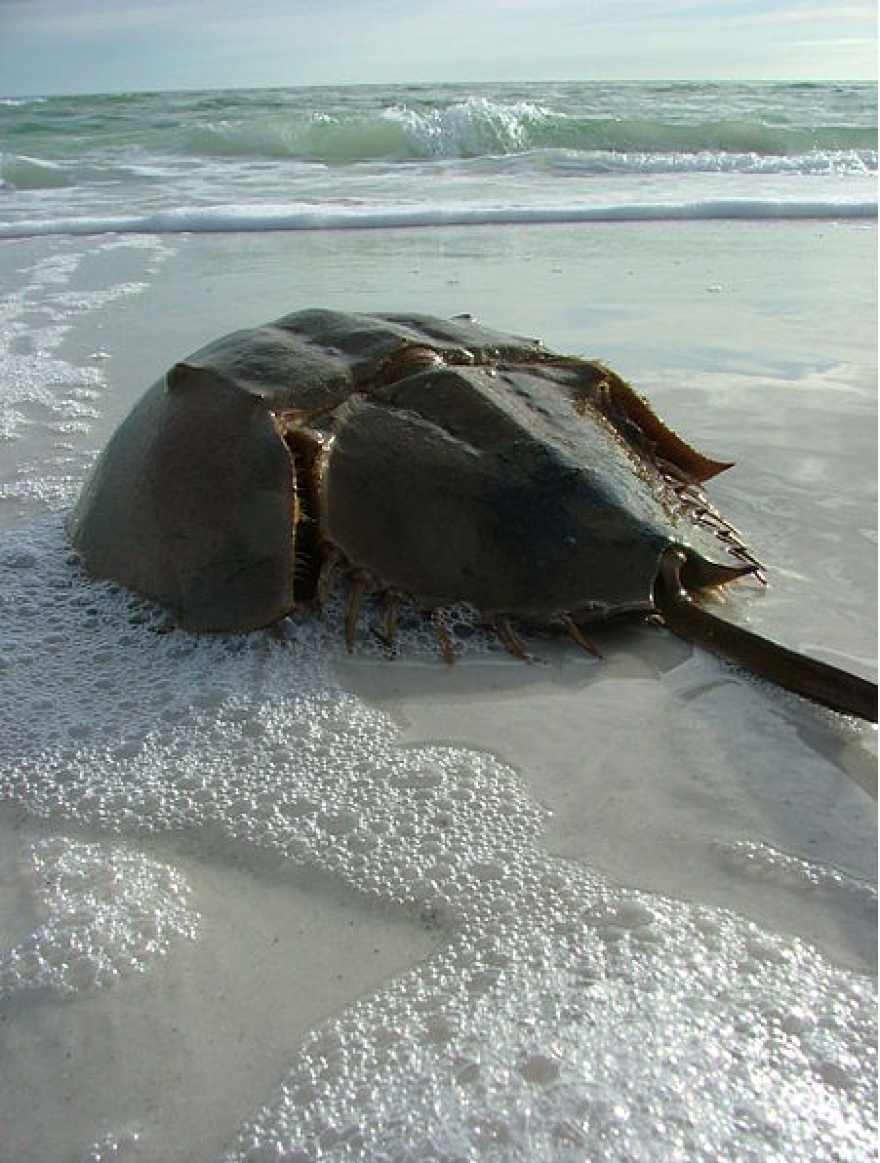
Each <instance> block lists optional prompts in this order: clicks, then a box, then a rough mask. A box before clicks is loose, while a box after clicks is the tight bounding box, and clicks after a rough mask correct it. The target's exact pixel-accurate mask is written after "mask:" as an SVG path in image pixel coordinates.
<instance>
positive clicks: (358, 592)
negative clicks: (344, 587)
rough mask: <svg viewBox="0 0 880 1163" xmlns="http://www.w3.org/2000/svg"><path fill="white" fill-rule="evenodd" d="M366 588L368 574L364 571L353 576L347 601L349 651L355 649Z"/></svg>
mask: <svg viewBox="0 0 880 1163" xmlns="http://www.w3.org/2000/svg"><path fill="white" fill-rule="evenodd" d="M366 588H367V579H366V576H365V575H364V574H362V573H356V574H355V575H354V577H353V578H352V583H351V589H350V590H349V591H348V601H347V602H346V603H345V645H346V646H347V647H348V650H349V653H351V651H352V650H354V638H355V632H356V630H357V620H358V614H359V612H360V608H361V599H362V598H363V596H364V590H365V589H366Z"/></svg>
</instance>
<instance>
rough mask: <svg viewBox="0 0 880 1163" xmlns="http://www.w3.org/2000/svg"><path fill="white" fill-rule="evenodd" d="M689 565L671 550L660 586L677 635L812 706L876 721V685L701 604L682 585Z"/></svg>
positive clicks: (660, 603) (660, 600)
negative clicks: (765, 635) (735, 622)
mask: <svg viewBox="0 0 880 1163" xmlns="http://www.w3.org/2000/svg"><path fill="white" fill-rule="evenodd" d="M685 560H686V559H685V555H684V554H683V553H682V552H681V551H680V550H669V551H668V552H667V553H666V554H665V555H664V557H663V560H662V562H661V564H660V572H659V575H658V585H657V587H656V591H657V592H656V594H655V602H656V604H657V608H658V609H659V611H660V613H661V614H662V616H663V621H664V622H665V624H666V625H667V626H668V627H669V629H670V630H672V631H673V633H675V634H678V635H679V636H680V637H682V638H686V639H687V640H688V641H689V642H694V643H696V644H697V645H699V646H703V647H705V648H706V649H707V650H710V651H712V653H713V654H717V655H720V656H721V657H722V658H726V659H728V660H729V661H731V662H735V663H738V664H739V665H740V666H743V667H745V668H746V669H747V670H750V671H752V672H753V673H754V674H757V675H759V676H760V677H761V678H765V679H767V680H768V681H770V682H772V683H775V684H776V685H777V686H780V687H784V688H785V689H786V690H789V691H793V692H794V693H795V694H798V695H801V696H803V697H804V698H807V699H811V700H812V701H813V702H816V703H821V704H822V705H823V706H825V707H830V708H831V709H832V710H834V711H840V712H841V713H843V714H846V715H855V716H857V717H858V718H860V719H866V720H868V721H869V722H871V723H876V722H877V686H876V684H875V683H872V682H869V681H868V680H867V679H865V678H861V677H860V676H859V675H856V674H851V673H850V672H849V671H846V670H841V669H840V668H839V667H836V666H831V665H830V664H829V663H827V662H820V661H818V660H817V659H815V658H810V657H809V656H808V655H805V654H799V653H798V652H797V651H794V650H789V649H787V648H786V647H785V646H780V645H779V644H778V643H776V642H771V641H770V640H769V639H767V638H763V637H761V636H760V635H759V634H753V633H752V632H751V631H750V630H746V629H744V628H743V627H741V626H736V625H734V624H733V623H731V622H727V621H725V620H724V619H723V618H719V617H718V615H717V614H713V613H711V612H710V611H709V610H706V609H704V608H703V607H702V606H699V605H697V603H696V602H694V601H693V600H692V599H691V598H690V597H689V596H688V594H687V591H686V590H685V589H684V587H683V586H682V584H681V578H680V574H681V569H682V566H683V565H684V563H685Z"/></svg>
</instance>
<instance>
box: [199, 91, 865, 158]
mask: <svg viewBox="0 0 880 1163" xmlns="http://www.w3.org/2000/svg"><path fill="white" fill-rule="evenodd" d="M178 148H180V149H182V150H183V151H184V152H186V153H190V154H193V155H195V156H209V157H218V156H220V157H226V156H233V157H242V156H247V157H274V158H279V157H290V158H300V159H304V160H311V161H323V162H328V163H337V164H338V163H346V162H357V161H371V160H377V159H380V158H395V159H417V158H436V157H442V158H474V157H482V156H500V155H507V154H518V153H526V152H530V151H538V150H570V151H575V152H577V153H586V154H593V153H597V152H598V153H602V154H611V155H615V154H624V155H632V154H636V155H654V154H661V155H673V156H674V155H708V156H715V155H719V154H720V155H745V156H746V157H757V158H769V157H774V156H775V157H780V158H792V157H800V156H806V157H813V156H815V155H817V154H818V155H820V156H821V155H834V154H843V155H852V156H854V157H857V158H859V159H860V163H861V164H863V165H867V166H870V165H872V164H873V166H874V167H876V164H877V131H876V128H875V127H873V126H859V125H825V126H791V125H772V124H767V123H765V122H763V121H750V120H743V119H717V120H705V121H699V122H696V123H686V122H676V121H673V120H666V119H662V118H648V117H616V116H615V117H604V116H585V115H579V114H568V113H564V112H561V111H557V110H554V109H552V108H549V107H547V106H544V105H540V104H536V103H534V102H531V101H517V102H499V101H492V100H490V99H488V98H486V97H469V98H468V99H467V100H465V101H461V102H457V103H454V104H451V105H448V106H445V107H443V106H429V107H427V108H422V109H418V108H414V107H412V106H410V105H406V104H400V105H392V106H390V107H389V108H385V109H379V110H372V111H360V112H358V113H354V114H351V113H349V114H343V113H337V114H330V113H312V114H310V115H306V116H303V115H302V114H299V115H293V116H290V115H279V114H276V115H275V116H273V117H270V118H265V117H261V118H259V119H251V118H239V119H225V120H220V121H203V122H200V123H199V124H197V125H194V126H192V127H190V128H188V129H187V130H186V132H185V133H184V134H183V135H182V137H181V140H180V142H179V146H178Z"/></svg>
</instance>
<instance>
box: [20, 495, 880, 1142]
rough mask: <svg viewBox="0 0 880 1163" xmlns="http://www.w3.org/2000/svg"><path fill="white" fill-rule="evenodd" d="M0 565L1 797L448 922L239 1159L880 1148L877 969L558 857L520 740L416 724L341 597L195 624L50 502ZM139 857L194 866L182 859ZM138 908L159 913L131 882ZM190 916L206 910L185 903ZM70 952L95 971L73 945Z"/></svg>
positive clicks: (298, 1074)
mask: <svg viewBox="0 0 880 1163" xmlns="http://www.w3.org/2000/svg"><path fill="white" fill-rule="evenodd" d="M0 573H2V578H3V590H2V593H3V599H2V620H0V632H2V640H3V666H2V668H0V738H2V740H3V743H2V767H0V790H2V793H3V795H4V798H5V799H6V800H7V802H11V803H13V804H18V805H19V806H20V807H22V808H25V809H27V811H28V812H29V813H30V814H32V815H35V816H38V817H44V818H45V819H46V820H47V821H51V826H52V827H53V829H55V830H57V829H58V828H60V827H63V826H64V825H65V822H66V823H67V824H68V825H73V824H74V823H75V825H76V827H77V828H78V829H82V828H88V829H91V830H93V831H96V832H98V833H101V834H103V835H106V836H108V837H109V838H110V840H111V843H112V845H117V844H124V845H125V850H126V851H131V852H134V853H136V854H137V853H138V852H139V848H140V845H142V844H143V843H144V841H145V839H146V837H148V836H158V835H165V836H167V837H169V838H173V837H174V836H175V835H180V834H182V833H185V834H186V835H188V836H189V837H190V843H192V841H193V840H194V839H195V838H196V837H197V836H198V835H200V834H203V833H204V834H205V835H212V836H214V837H215V838H221V839H222V844H223V845H224V846H225V847H227V848H228V850H229V851H230V852H234V853H235V854H236V859H239V860H240V859H245V860H246V859H247V858H248V855H247V854H248V853H249V852H250V853H253V854H254V855H256V854H258V853H260V852H263V853H269V854H272V855H274V856H275V857H276V858H281V859H284V860H288V861H290V862H292V863H293V864H295V865H297V866H304V867H306V868H312V869H315V870H320V871H321V872H323V873H324V874H325V875H328V876H330V877H331V878H335V879H337V880H338V881H339V882H340V883H342V884H344V885H346V886H347V887H348V888H349V889H350V890H352V891H354V892H355V893H357V894H359V895H360V896H361V897H362V898H363V899H373V900H376V901H378V902H382V903H383V904H384V905H385V907H387V908H394V909H401V910H404V911H405V912H406V913H408V914H410V915H411V916H413V917H416V918H420V919H421V921H422V923H423V924H426V925H429V926H431V927H433V928H434V930H435V931H436V933H437V936H438V938H440V949H439V951H438V953H437V954H435V955H434V956H432V957H431V958H429V960H428V961H427V962H425V963H424V964H423V965H421V966H420V967H418V968H417V969H415V970H413V971H410V972H409V973H407V974H405V975H404V976H403V977H400V978H398V979H397V980H395V981H393V982H391V983H389V984H388V985H387V986H386V987H385V988H382V989H380V990H379V991H378V992H376V993H374V994H372V995H370V996H369V997H367V998H365V999H363V1000H362V1001H361V1002H359V1003H358V1004H357V1005H355V1006H353V1007H351V1008H350V1009H348V1010H346V1011H345V1012H344V1013H342V1014H341V1015H339V1017H338V1018H336V1019H335V1020H332V1021H330V1022H329V1023H327V1024H326V1025H324V1026H322V1027H320V1028H319V1029H316V1030H315V1031H314V1032H313V1033H312V1034H311V1035H310V1036H309V1037H308V1038H307V1039H306V1041H305V1043H304V1044H303V1046H302V1048H301V1049H300V1050H299V1051H298V1052H297V1053H296V1055H295V1056H294V1057H293V1060H292V1063H291V1069H290V1072H289V1075H288V1076H287V1078H286V1079H285V1080H284V1082H283V1085H282V1086H281V1088H280V1090H279V1091H278V1093H277V1094H276V1095H275V1096H274V1098H271V1100H270V1101H268V1102H267V1105H266V1107H265V1109H264V1110H263V1111H261V1112H258V1113H255V1115H254V1117H253V1119H252V1120H251V1121H250V1122H249V1123H248V1125H247V1126H246V1127H245V1128H244V1129H243V1130H242V1132H241V1135H240V1137H239V1138H238V1140H237V1141H236V1142H235V1143H234V1144H232V1145H231V1147H230V1150H229V1152H228V1154H227V1156H226V1158H228V1159H247V1160H252V1161H256V1160H263V1159H268V1158H279V1157H280V1158H285V1159H303V1160H304V1159H313V1158H317V1157H322V1158H329V1159H339V1160H344V1159H352V1160H354V1159H365V1158H366V1159H374V1160H382V1159H387V1160H390V1159H410V1160H417V1159H418V1160H424V1159H441V1158H443V1159H453V1158H456V1159H457V1158H462V1159H464V1158H469V1157H473V1156H474V1155H479V1156H480V1157H486V1158H499V1159H509V1160H524V1161H525V1160H530V1159H535V1158H554V1159H559V1160H584V1159H596V1160H599V1159H602V1160H609V1159H611V1160H618V1159H619V1160H632V1159H657V1160H660V1159H663V1160H665V1159H669V1158H687V1159H690V1160H699V1159H705V1160H710V1159H712V1160H714V1159H717V1158H719V1157H721V1158H730V1159H747V1158H753V1157H770V1156H773V1155H774V1154H780V1155H781V1154H783V1153H784V1154H785V1156H786V1158H787V1159H793V1160H803V1161H804V1163H807V1161H809V1163H815V1161H816V1160H824V1159H827V1160H832V1159H834V1160H857V1159H862V1158H865V1157H866V1155H867V1153H868V1152H869V1151H870V1150H871V1143H872V1142H873V1136H874V1128H875V1120H876V1093H875V1089H874V1087H873V1084H872V1079H873V1077H874V1075H873V1067H872V1066H871V1063H872V1062H873V1055H874V1052H875V1051H874V1046H875V1043H874V1033H875V1012H874V989H873V985H872V983H871V981H870V980H868V979H866V978H863V977H862V976H860V975H859V974H856V973H852V972H847V971H844V970H842V969H839V968H835V967H834V966H833V965H831V964H830V963H829V962H828V961H826V960H825V959H824V958H823V957H822V956H821V955H820V954H819V953H817V952H816V951H815V950H813V949H811V948H810V947H809V946H808V945H807V944H805V943H804V942H802V941H800V940H797V939H793V938H786V937H776V936H773V935H771V934H769V933H767V932H764V931H763V930H761V929H760V928H759V927H758V926H756V925H754V924H752V923H750V922H748V921H746V920H743V919H740V918H738V917H737V916H735V915H733V914H731V913H728V912H725V911H723V910H718V909H711V908H705V907H700V906H696V905H687V904H684V903H680V902H675V901H671V900H667V899H664V898H661V897H658V896H654V895H651V894H648V893H644V892H637V891H630V890H625V889H621V888H618V887H616V886H614V885H612V884H611V883H610V882H608V881H607V880H605V879H604V878H602V877H600V876H598V875H595V874H593V873H591V872H590V871H588V870H587V869H586V868H585V867H584V866H582V865H580V864H578V863H576V862H572V861H565V860H560V859H556V858H554V857H552V856H551V855H549V854H548V853H547V851H546V850H545V848H544V845H543V841H542V832H543V813H542V810H541V808H540V807H539V805H538V804H537V803H535V802H534V801H533V800H532V799H531V797H530V795H529V793H528V791H527V789H526V787H525V785H524V784H523V783H522V781H521V780H520V779H519V778H518V777H517V775H516V774H515V773H514V772H513V771H511V770H510V769H509V768H508V767H507V766H506V765H505V764H503V763H501V762H499V761H498V760H497V759H495V758H494V757H492V756H491V755H487V754H483V753H479V752H475V751H472V750H469V749H465V748H461V747H451V746H440V745H433V746H427V745H419V746H413V745H407V746H405V745H403V743H402V740H401V737H400V734H399V730H398V728H397V727H396V726H395V725H394V723H393V722H392V720H391V719H390V718H389V717H388V716H387V715H385V714H384V713H382V712H381V711H379V710H377V709H373V708H370V707H368V706H367V705H366V704H364V703H363V702H362V701H361V700H359V699H358V698H356V697H355V696H353V695H352V694H351V693H349V692H347V691H346V690H345V689H344V688H342V687H341V686H340V685H339V683H338V681H337V679H336V678H335V677H334V670H333V659H334V657H339V656H341V655H342V653H343V651H344V646H343V644H342V634H341V629H340V627H339V626H338V625H337V624H335V619H334V617H333V615H332V613H331V614H330V615H328V620H327V621H326V622H322V621H321V620H320V619H318V618H315V617H306V618H303V619H302V620H299V621H290V620H289V621H287V622H285V623H283V624H282V626H281V627H280V630H279V632H278V633H276V634H274V635H273V634H270V633H260V634H255V635H251V636H248V637H245V638H223V637H220V638H211V639H200V638H195V637H192V636H188V635H185V634H182V633H180V632H179V631H174V630H171V629H170V628H169V627H168V624H167V622H166V621H165V619H164V616H163V615H162V614H161V612H159V611H157V610H155V609H154V608H153V607H151V606H150V605H149V604H148V603H145V602H143V601H141V600H140V599H137V598H135V597H133V596H132V595H128V594H126V593H124V592H122V591H120V590H118V589H117V588H116V587H113V586H111V585H107V584H96V583H94V582H91V581H90V580H89V579H88V578H87V577H86V576H85V575H84V574H83V573H82V572H81V571H80V570H79V568H78V567H77V565H76V563H75V561H74V560H73V559H72V558H71V556H70V554H69V551H68V550H67V548H66V546H65V543H64V538H63V534H62V532H61V529H60V524H59V519H58V517H56V516H53V517H47V518H46V519H44V520H39V521H34V522H33V523H31V524H30V525H29V526H26V527H20V528H18V529H16V530H14V531H12V532H11V533H8V534H6V535H4V537H3V539H2V542H0ZM407 649H410V650H412V649H415V650H418V649H419V648H418V645H417V644H415V643H413V642H410V643H409V644H408V646H407ZM436 665H442V663H439V662H438V663H436ZM511 665H517V664H516V663H515V662H513V660H511ZM214 849H215V851H216V850H217V849H216V840H215V841H214ZM53 851H54V850H53V849H51V848H50V849H49V852H50V854H51V853H52V852H53ZM71 852H72V853H73V854H74V855H76V854H77V852H79V850H78V849H77V848H76V847H75V846H74V847H72V848H71ZM84 859H86V863H88V862H89V861H94V859H95V854H94V852H93V850H92V849H87V850H85V855H84ZM113 859H118V857H108V856H106V855H104V856H101V857H100V859H98V862H97V865H96V867H97V868H98V871H99V872H100V871H101V869H102V868H107V867H108V860H109V861H110V863H111V864H112V860H113ZM136 859H137V860H138V861H139V864H138V865H137V867H139V868H141V869H143V870H144V871H145V873H146V874H148V875H149V876H151V877H152V880H151V881H150V883H151V884H161V883H164V884H165V885H168V886H172V890H173V884H174V881H173V879H169V878H170V877H173V870H172V871H162V870H161V869H156V868H155V867H154V866H152V865H149V863H148V862H147V859H146V857H145V856H144V855H143V854H140V855H139V856H137V857H136ZM151 870H152V871H151ZM101 875H103V873H101ZM157 875H160V876H161V877H163V878H164V880H160V881H157V880H156V876H157ZM823 883H825V886H826V889H827V890H828V891H834V881H833V878H831V877H830V876H825V878H824V882H823ZM154 891H155V890H154V889H151V890H150V892H154ZM163 891H165V890H163ZM135 899H136V902H137V901H138V900H140V899H142V895H138V894H136V898H135ZM193 903H194V905H195V907H197V902H193ZM120 907H122V912H123V915H125V916H132V915H133V916H134V918H135V922H136V923H135V931H136V932H139V931H140V930H138V929H137V918H138V916H140V912H139V906H138V905H137V903H135V907H134V909H133V911H132V909H131V908H130V907H129V906H128V905H127V904H126V902H125V901H124V900H123V901H121V902H120ZM166 915H168V916H169V917H171V916H172V914H171V913H167V914H166ZM170 924H171V928H172V929H173V930H174V931H175V932H188V931H190V930H188V929H187V922H186V919H185V916H184V917H183V918H182V919H181V920H180V921H175V920H172V921H171V922H170ZM93 931H94V930H93ZM50 944H51V945H52V947H53V948H54V949H58V948H59V947H60V948H62V949H63V948H64V945H63V942H62V943H60V944H59V942H57V941H54V942H50ZM53 964H54V966H55V967H54V969H53V972H54V973H55V974H56V976H57V979H58V981H59V983H67V982H75V981H76V976H75V974H74V973H73V968H74V967H73V966H71V967H70V968H69V969H68V967H67V966H66V964H65V963H64V958H63V956H62V957H61V959H60V961H59V962H55V963H53ZM38 976H39V975H38ZM86 977H87V980H90V979H88V975H86ZM120 1133H122V1131H121V1132H120ZM145 1136H146V1132H145ZM138 1150H139V1151H143V1150H147V1151H149V1143H148V1136H146V1140H145V1137H144V1136H141V1138H140V1139H139V1142H138Z"/></svg>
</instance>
